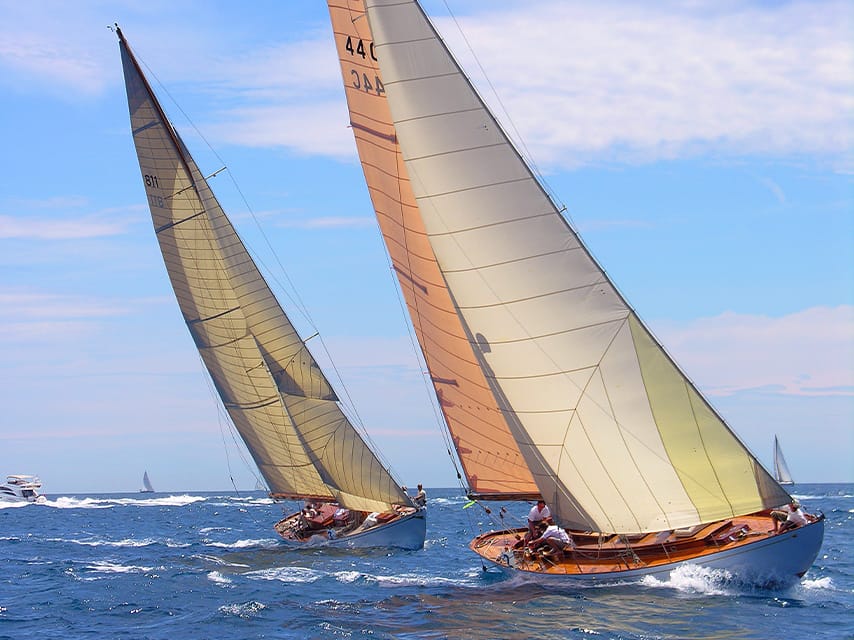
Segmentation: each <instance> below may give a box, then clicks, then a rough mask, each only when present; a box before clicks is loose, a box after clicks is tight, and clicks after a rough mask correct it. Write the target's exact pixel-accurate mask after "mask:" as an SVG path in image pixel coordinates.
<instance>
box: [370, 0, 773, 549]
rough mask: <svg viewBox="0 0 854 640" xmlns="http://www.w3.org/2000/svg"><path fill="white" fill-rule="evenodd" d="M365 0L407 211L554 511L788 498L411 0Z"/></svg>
mask: <svg viewBox="0 0 854 640" xmlns="http://www.w3.org/2000/svg"><path fill="white" fill-rule="evenodd" d="M365 6H366V11H367V17H368V21H369V23H370V27H371V33H372V34H373V44H374V47H375V50H376V56H377V58H378V60H379V68H380V70H381V71H382V78H383V80H384V91H385V94H386V96H387V103H388V106H389V108H390V111H391V115H392V120H393V124H394V131H395V135H396V137H397V140H398V143H399V147H400V151H401V154H402V157H403V161H404V163H405V166H406V170H407V175H408V178H409V184H410V186H411V188H412V191H413V194H414V196H415V200H416V203H417V207H418V214H419V217H420V219H421V221H422V223H423V226H424V229H425V232H426V234H427V236H428V239H429V242H430V246H431V248H432V249H433V253H434V255H435V258H436V261H437V265H438V267H439V269H440V271H441V273H442V276H443V277H444V279H445V282H446V283H447V286H448V289H449V290H450V291H451V292H452V295H453V299H454V301H455V309H456V311H457V313H458V315H459V317H460V321H461V324H462V325H463V326H465V327H466V330H467V332H468V334H469V335H470V336H473V337H474V340H473V341H472V347H473V349H474V351H475V353H476V354H477V355H478V357H479V358H481V359H482V361H483V363H484V366H483V369H484V370H485V371H488V372H489V373H488V376H487V377H488V379H489V381H490V385H492V388H493V390H494V391H495V390H496V389H497V390H500V393H498V392H496V393H495V396H496V400H497V402H498V404H499V406H500V408H501V410H502V411H503V413H504V415H505V417H506V418H507V422H508V424H509V425H510V427H511V431H512V433H513V436H514V437H515V438H516V440H517V442H518V444H519V447H520V450H521V453H522V455H523V456H524V457H525V460H526V461H527V464H528V467H529V468H530V469H531V471H532V473H533V475H534V479H535V481H536V483H537V485H538V487H539V489H540V490H541V492H542V494H543V495H544V496H545V497H546V498H547V499H548V500H550V501H551V502H552V508H553V512H555V513H556V514H558V516H559V518H560V519H561V520H562V522H563V523H565V524H567V525H570V526H574V527H580V528H588V527H589V528H592V529H595V530H599V531H608V532H617V533H632V532H642V531H656V530H663V529H669V528H675V527H682V526H690V525H693V524H698V523H701V522H709V521H713V520H716V519H720V518H724V517H731V516H733V515H737V514H744V513H749V512H752V511H757V510H760V509H763V508H768V507H771V506H774V505H777V504H780V503H782V502H783V501H784V500H785V496H786V494H785V492H784V491H783V490H782V488H781V487H779V485H777V484H776V483H775V482H774V481H773V479H772V478H771V477H770V475H769V474H768V472H767V471H765V470H764V468H762V466H761V464H760V463H759V462H758V460H756V458H755V457H754V456H753V455H752V454H751V453H750V452H749V451H748V450H747V449H746V447H745V446H744V445H743V443H741V442H740V440H739V439H738V438H737V437H736V436H735V434H734V433H733V432H732V431H731V430H730V428H729V427H728V426H727V425H726V423H725V422H724V420H723V419H722V418H721V416H720V415H718V414H717V412H715V411H714V409H713V408H712V407H711V405H710V404H709V403H708V401H707V400H706V399H705V398H703V396H702V395H701V394H700V392H699V391H698V390H697V389H696V387H695V386H694V385H693V383H692V382H691V381H690V380H689V379H688V378H687V376H685V375H684V373H683V372H682V371H681V370H680V369H679V367H678V366H677V365H676V364H675V362H674V361H673V360H672V358H670V356H669V355H668V354H667V353H666V352H665V350H664V349H663V348H662V347H661V345H660V344H659V343H658V341H657V340H655V338H654V337H653V335H652V333H651V332H650V331H649V330H648V329H647V328H646V327H645V326H644V325H643V323H641V322H640V320H639V319H638V317H637V315H636V314H635V313H634V311H633V310H632V309H631V307H630V306H629V305H628V304H627V303H626V301H625V300H624V299H623V297H622V296H621V295H620V293H619V292H618V291H617V290H616V287H615V286H614V285H613V283H611V281H610V279H609V278H608V277H607V275H606V274H605V272H604V271H603V270H602V269H601V267H600V266H599V265H598V264H597V263H596V261H595V260H593V258H592V256H591V255H590V252H589V251H588V250H587V248H586V247H585V246H584V244H583V243H582V242H581V240H580V239H579V238H578V237H577V235H576V234H575V232H574V231H573V230H572V229H571V227H570V226H569V225H568V223H567V221H566V220H565V219H564V218H563V216H561V215H560V213H559V212H558V211H557V208H556V207H555V206H554V203H553V202H552V201H551V199H550V198H549V197H548V194H547V193H546V192H545V190H544V189H543V188H542V186H541V184H540V183H539V181H538V180H537V179H536V177H535V176H534V175H533V173H532V172H531V170H530V168H529V167H528V166H527V164H526V163H525V162H524V160H523V159H522V157H521V155H520V154H519V153H518V151H517V150H516V148H515V147H514V146H513V144H512V142H511V141H510V140H509V138H508V137H507V136H506V134H505V133H504V132H503V130H502V129H501V127H500V125H499V124H498V122H497V121H496V120H495V119H494V117H493V116H492V114H491V113H490V112H489V110H488V108H487V107H486V106H485V103H484V102H483V101H482V100H481V98H480V96H479V95H478V94H477V92H476V91H475V90H474V88H473V87H472V85H471V83H470V82H469V81H468V79H467V78H466V77H465V75H464V74H463V73H462V71H461V69H460V67H459V65H458V64H457V62H456V61H455V60H454V58H453V56H452V55H451V54H450V52H449V51H448V50H447V48H446V46H445V45H444V43H443V42H442V40H441V38H440V37H439V36H438V34H437V33H436V31H435V29H434V27H433V26H432V24H431V23H430V21H429V20H428V19H427V17H426V15H425V14H424V12H423V11H422V10H421V8H420V7H419V6H418V4H417V2H415V1H414V0H409V1H398V0H395V1H394V2H390V1H384V0H368V1H367V2H366V3H365ZM428 364H429V363H428Z"/></svg>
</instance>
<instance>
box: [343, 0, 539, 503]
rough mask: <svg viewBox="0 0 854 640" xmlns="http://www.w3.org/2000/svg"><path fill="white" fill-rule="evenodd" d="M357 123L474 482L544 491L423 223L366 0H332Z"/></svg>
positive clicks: (362, 152)
mask: <svg viewBox="0 0 854 640" xmlns="http://www.w3.org/2000/svg"><path fill="white" fill-rule="evenodd" d="M328 4H329V13H330V17H331V18H332V28H333V31H334V35H335V45H336V48H337V51H338V57H339V60H340V62H341V72H342V75H343V79H344V88H345V92H346V95H347V104H348V106H349V109H350V125H351V127H352V129H353V134H354V136H355V138H356V146H357V147H358V150H359V158H360V159H361V162H362V168H363V170H364V173H365V179H366V181H367V184H368V190H369V191H370V194H371V200H372V202H373V206H374V210H375V211H376V214H377V219H378V221H379V225H380V229H381V231H382V234H383V238H384V240H385V244H386V247H387V249H388V252H389V256H390V257H391V262H392V265H393V268H394V270H395V272H396V274H397V277H398V281H399V282H400V287H401V289H402V291H403V295H404V298H405V299H406V304H407V307H408V309H409V314H410V316H411V318H412V323H413V325H414V327H415V333H416V336H417V338H418V342H419V344H420V345H421V350H422V352H423V354H424V358H425V360H426V362H427V367H428V369H429V370H430V376H431V379H432V382H433V387H434V389H435V391H436V396H437V398H438V401H439V405H440V406H441V409H442V413H443V415H444V417H445V421H446V423H447V426H448V429H449V431H450V433H451V437H452V439H453V442H454V446H455V448H456V451H457V454H458V456H459V458H460V461H461V463H462V466H463V471H464V472H465V475H466V479H467V480H468V483H469V491H470V493H471V494H472V495H476V496H478V497H481V498H495V499H505V498H508V499H509V498H533V497H536V496H538V495H539V490H538V489H537V487H536V485H535V484H534V480H533V477H532V475H531V472H530V471H529V469H528V466H527V464H526V463H525V460H524V459H523V457H522V455H521V453H520V451H519V447H518V446H517V444H516V441H515V440H514V439H513V437H512V436H511V434H510V430H509V427H508V425H507V422H506V420H505V418H504V416H503V415H502V412H501V411H500V410H499V408H498V406H497V403H496V401H495V398H494V396H493V394H492V392H491V391H490V389H489V386H488V384H487V381H486V379H485V377H484V374H483V371H482V370H481V368H480V366H479V364H478V361H477V358H476V357H475V355H474V353H473V351H472V346H471V345H472V342H473V341H475V340H476V337H474V336H469V335H467V333H466V331H465V328H464V326H463V324H462V323H461V322H460V319H459V317H458V315H457V310H456V308H455V306H454V302H453V300H452V298H451V295H450V293H449V292H448V289H447V286H446V284H445V280H444V277H443V276H442V274H441V272H440V271H439V268H438V266H437V264H436V258H435V256H434V254H433V250H432V248H431V247H430V243H429V241H428V239H427V236H426V233H425V231H424V224H423V222H422V220H421V216H420V213H419V211H418V206H417V204H416V201H415V197H414V195H413V193H412V189H411V187H410V183H409V177H408V175H407V172H406V167H405V165H404V161H403V158H402V156H401V152H400V148H399V146H398V143H397V134H396V132H395V128H394V125H393V124H392V119H391V114H390V111H389V108H388V104H387V102H386V98H385V88H384V86H383V83H382V76H381V74H380V71H379V66H378V65H377V59H376V52H375V50H374V45H373V39H372V37H371V33H370V28H369V26H368V21H367V19H366V17H365V15H364V6H363V3H362V1H361V0H349V1H348V0H330V1H329V3H328Z"/></svg>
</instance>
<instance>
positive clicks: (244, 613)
mask: <svg viewBox="0 0 854 640" xmlns="http://www.w3.org/2000/svg"><path fill="white" fill-rule="evenodd" d="M266 608H267V605H265V604H263V603H261V602H256V601H255V600H250V601H249V602H243V603H241V604H224V605H222V606H221V607H220V608H219V609H218V611H219V612H220V613H224V614H226V615H229V616H237V617H238V618H244V619H246V618H251V617H252V616H254V615H255V614H257V613H258V612H259V611H263V610H264V609H266Z"/></svg>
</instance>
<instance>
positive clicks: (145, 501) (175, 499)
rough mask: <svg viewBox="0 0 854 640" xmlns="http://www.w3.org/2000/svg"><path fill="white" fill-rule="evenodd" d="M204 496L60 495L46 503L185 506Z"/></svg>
mask: <svg viewBox="0 0 854 640" xmlns="http://www.w3.org/2000/svg"><path fill="white" fill-rule="evenodd" d="M205 499H206V498H203V497H202V496H191V495H186V494H185V495H180V496H163V497H160V498H74V497H71V496H60V497H59V498H57V499H56V500H48V501H47V502H46V503H45V505H46V506H48V507H54V508H56V509H111V508H113V507H126V506H134V507H184V506H187V505H188V504H193V503H194V502H202V501H204V500H205Z"/></svg>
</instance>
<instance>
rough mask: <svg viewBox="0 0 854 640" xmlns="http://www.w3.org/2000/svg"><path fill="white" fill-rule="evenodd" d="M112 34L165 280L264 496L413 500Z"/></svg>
mask: <svg viewBox="0 0 854 640" xmlns="http://www.w3.org/2000/svg"><path fill="white" fill-rule="evenodd" d="M119 38H120V47H121V52H122V61H123V67H124V71H125V81H126V87H127V92H128V105H129V110H130V115H131V124H132V130H133V133H134V143H135V145H136V148H137V156H138V158H139V162H140V168H141V170H142V174H143V181H144V183H145V187H146V193H147V195H148V201H149V208H150V209H151V213H152V219H153V222H154V226H155V230H156V232H157V234H156V235H157V238H158V243H159V244H160V247H161V251H162V253H163V257H164V261H165V263H166V267H167V272H168V274H169V278H170V281H171V283H172V286H173V289H174V290H175V294H176V298H177V299H178V303H179V306H180V308H181V311H182V314H183V316H184V319H185V321H186V323H187V326H188V328H189V330H190V333H191V335H192V337H193V340H194V342H195V343H196V346H197V348H198V350H199V353H200V355H201V357H202V360H203V361H204V363H205V366H206V368H207V369H208V372H209V373H210V375H211V379H212V380H213V382H214V385H215V387H216V389H217V392H218V393H219V395H220V398H221V399H222V402H223V405H224V406H225V408H226V410H227V411H228V414H229V416H230V417H231V419H232V422H233V423H234V425H235V427H236V429H237V430H238V432H239V433H240V435H241V438H242V439H243V440H244V442H245V443H246V446H247V449H248V450H249V452H250V454H251V455H252V457H253V459H254V460H255V462H256V464H257V465H258V468H259V470H260V471H261V473H262V475H263V476H264V478H265V480H266V481H267V483H268V485H269V486H270V489H271V492H273V493H276V494H287V495H305V496H311V497H316V496H323V497H324V498H325V499H328V500H335V499H341V500H342V504H344V505H345V506H348V507H350V508H353V509H360V510H371V511H374V510H385V509H388V508H390V507H391V505H392V504H395V503H397V504H406V503H408V502H409V499H408V497H407V496H406V494H405V493H404V492H403V491H402V489H401V488H400V486H399V484H398V483H397V482H396V481H395V480H394V479H393V478H392V477H391V475H390V474H389V473H388V471H387V470H386V469H385V467H383V465H382V464H381V463H380V462H379V460H378V459H377V457H376V455H375V454H374V453H373V452H372V451H370V449H369V448H368V447H367V445H366V444H365V442H364V441H363V440H362V438H361V436H359V434H358V432H356V430H355V429H354V428H353V426H352V424H350V422H349V421H348V420H347V418H346V416H344V414H343V412H342V410H341V407H340V406H339V405H338V403H337V398H336V396H335V394H334V392H333V390H332V389H331V386H330V385H329V383H328V382H327V380H326V378H325V377H324V376H323V374H322V372H321V371H320V369H319V367H318V366H317V363H316V362H315V360H314V358H313V357H312V356H311V354H310V352H309V350H308V349H307V347H306V346H305V344H304V342H303V341H302V339H301V338H300V336H299V335H298V334H297V332H296V330H295V329H294V327H293V326H292V324H291V323H290V321H289V320H288V318H287V316H286V315H285V313H284V311H283V310H282V309H281V307H280V306H279V304H278V301H277V300H276V299H275V297H274V296H273V294H272V291H270V289H269V287H268V285H267V283H266V281H265V280H264V278H263V276H261V274H260V272H259V271H258V269H257V267H256V266H255V264H254V262H253V261H252V259H251V257H250V256H249V254H248V252H247V251H246V248H245V247H244V245H243V243H242V241H241V240H240V238H239V237H238V235H237V233H236V231H235V230H234V228H233V227H232V225H231V223H230V221H229V220H228V218H227V217H226V215H225V213H224V212H223V211H222V208H221V207H220V205H219V203H218V201H217V200H216V197H215V196H214V195H213V192H212V191H211V190H210V188H209V186H208V184H207V181H206V180H205V178H204V177H203V175H202V174H201V172H200V171H199V169H198V167H197V166H196V165H195V162H194V161H193V159H192V157H191V155H190V154H189V152H188V151H187V149H186V147H185V146H184V144H183V142H182V140H181V138H180V136H179V135H178V133H177V132H176V131H175V130H174V129H173V128H172V127H171V125H170V124H169V122H168V120H167V119H166V116H165V114H164V112H163V110H162V108H161V106H160V104H159V102H158V100H157V98H156V96H155V95H154V93H153V91H152V90H151V87H150V86H149V85H148V83H147V81H146V79H145V77H144V75H143V74H142V72H141V70H140V68H139V65H138V63H137V62H136V60H135V58H134V56H133V54H132V52H131V51H130V49H129V47H128V46H127V43H126V41H125V40H124V38H123V36H122V35H121V34H119ZM306 403H309V404H311V406H310V407H308V405H307V404H306ZM294 407H297V408H298V409H299V410H298V411H294V409H293V408H294ZM351 465H353V466H351ZM355 465H358V469H355V467H354V466H355ZM319 470H320V472H319Z"/></svg>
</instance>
